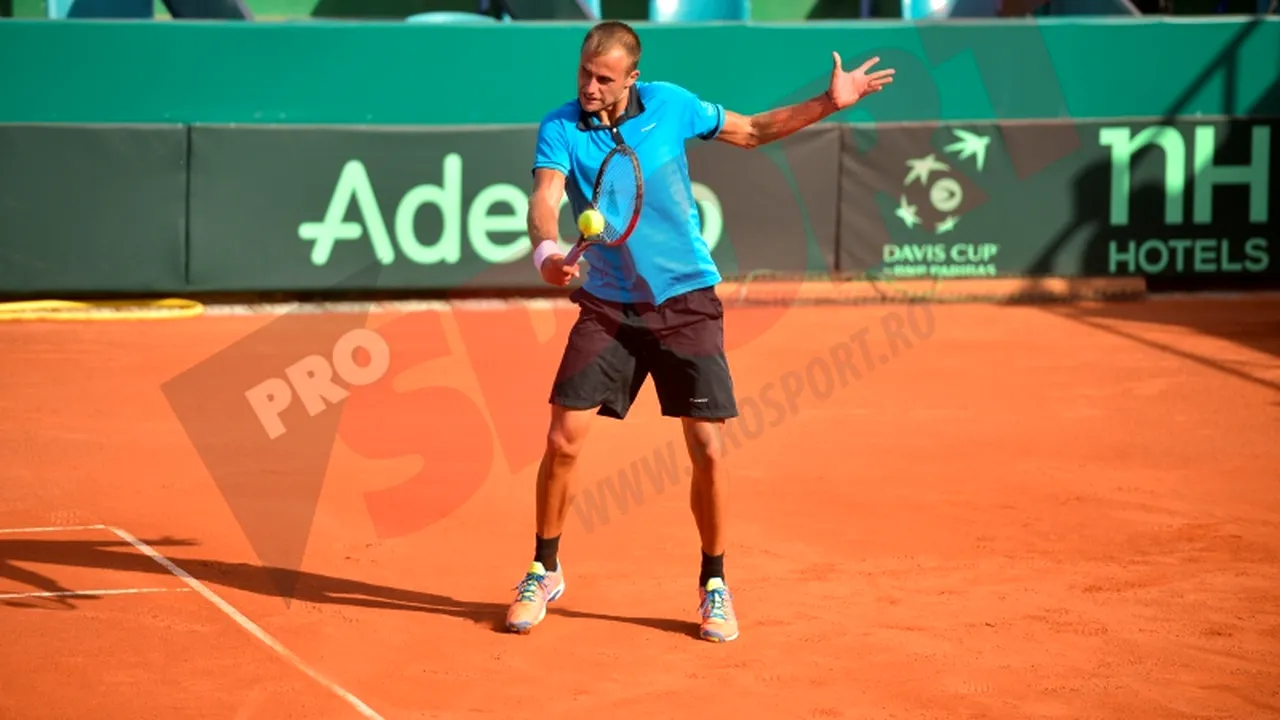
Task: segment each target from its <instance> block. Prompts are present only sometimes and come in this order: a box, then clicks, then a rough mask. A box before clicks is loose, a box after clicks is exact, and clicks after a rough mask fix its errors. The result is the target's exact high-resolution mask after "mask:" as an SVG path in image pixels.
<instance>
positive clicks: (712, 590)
mask: <svg viewBox="0 0 1280 720" xmlns="http://www.w3.org/2000/svg"><path fill="white" fill-rule="evenodd" d="M698 599H699V600H700V601H701V602H700V604H699V606H698V613H699V614H700V615H701V616H702V625H701V626H700V627H699V628H698V634H699V635H701V636H702V639H703V640H710V641H711V642H729V641H730V640H735V639H737V637H738V616H737V615H735V614H734V612H733V595H731V594H730V593H729V588H728V587H727V586H726V585H725V584H724V581H723V580H721V579H720V578H711V579H710V580H708V581H707V584H706V586H705V587H701V588H698Z"/></svg>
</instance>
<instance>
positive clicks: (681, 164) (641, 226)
mask: <svg viewBox="0 0 1280 720" xmlns="http://www.w3.org/2000/svg"><path fill="white" fill-rule="evenodd" d="M832 58H833V61H834V68H833V70H832V72H831V84H830V86H829V87H828V88H827V91H826V92H824V93H822V94H821V95H818V96H817V97H814V98H812V99H809V100H806V101H804V102H801V103H798V104H796V105H791V106H789V107H783V108H780V109H776V110H772V111H769V112H762V113H759V114H756V115H740V114H738V113H735V112H732V111H729V110H726V109H725V108H724V107H722V106H720V105H717V104H715V103H711V102H706V101H703V100H701V99H699V98H698V97H697V96H696V95H694V94H693V93H692V92H690V91H688V90H686V89H684V88H682V87H679V86H677V85H673V84H670V83H665V82H639V80H638V78H639V77H640V72H639V70H638V69H637V68H638V66H639V61H640V39H639V38H638V37H637V36H636V33H635V32H634V31H633V30H632V29H631V28H630V27H629V26H628V25H626V24H625V23H621V22H615V21H608V22H602V23H599V24H598V25H596V26H594V27H593V28H592V29H591V30H590V31H589V32H588V33H587V35H586V38H585V39H584V41H583V44H582V48H581V54H580V65H579V67H578V96H577V98H576V99H574V100H571V101H569V102H567V103H565V104H564V105H562V106H560V107H558V108H556V109H554V110H552V111H551V112H550V113H548V114H547V115H546V116H545V117H544V118H543V120H542V122H541V125H540V127H539V130H538V136H537V146H536V150H535V153H534V162H533V176H534V188H533V193H532V196H531V198H530V203H529V217H528V229H529V239H530V241H531V243H532V244H533V246H534V253H533V264H534V267H535V268H537V270H538V272H539V273H541V275H542V278H543V280H545V281H546V282H547V283H549V284H551V285H554V286H566V285H568V284H569V282H570V281H571V280H572V279H573V278H574V277H577V276H578V266H577V263H574V264H573V265H572V266H570V265H568V264H567V263H566V262H565V259H564V255H563V254H562V253H561V252H560V249H559V246H558V245H557V243H556V237H557V236H558V226H559V208H560V202H561V198H562V197H563V196H564V194H565V193H566V192H567V193H568V196H569V201H570V206H571V208H572V210H573V213H574V217H577V215H578V214H580V213H581V212H582V211H583V210H585V209H586V208H587V205H588V200H589V198H590V197H591V195H592V187H593V184H594V181H595V177H596V172H597V169H598V168H599V165H600V162H601V160H603V158H604V156H605V154H606V153H608V151H609V149H610V148H612V147H614V143H615V142H616V135H617V134H620V135H621V139H622V140H623V141H625V142H626V143H627V144H628V145H629V146H630V147H631V148H632V149H633V150H634V151H635V153H636V155H637V157H638V159H639V162H640V166H641V169H642V172H643V174H644V178H645V180H644V198H643V209H642V211H641V215H640V220H639V222H638V224H637V226H636V229H635V231H634V232H633V234H632V235H631V237H630V238H629V239H628V240H627V242H626V243H625V244H623V245H621V246H618V247H604V246H600V245H594V246H592V247H591V248H590V249H588V250H587V251H586V253H585V254H584V255H583V259H585V260H586V262H587V266H588V274H587V278H586V280H585V281H584V283H583V285H582V287H580V288H578V289H575V290H574V291H573V292H572V293H571V298H572V300H573V302H574V303H576V304H577V305H578V306H579V316H578V319H577V321H576V323H575V324H574V326H573V328H572V329H571V331H570V333H569V338H568V342H567V346H566V348H565V351H564V355H563V357H562V359H561V363H560V367H559V370H558V371H557V374H556V377H555V380H554V382H553V384H552V389H551V397H550V402H551V423H550V428H549V431H548V433H547V448H546V452H545V454H544V455H543V458H542V463H541V465H540V466H539V468H538V479H537V501H536V506H537V510H536V512H537V523H536V547H535V550H534V556H533V562H532V565H531V567H530V568H529V570H528V572H527V573H526V575H525V576H524V579H523V580H522V581H521V582H520V584H519V585H518V586H517V588H516V598H515V600H514V602H512V604H511V606H510V609H509V611H508V614H507V627H508V628H509V629H510V630H512V631H514V632H521V633H526V632H529V631H530V630H531V629H532V628H533V626H535V625H537V624H538V623H539V622H541V621H542V619H543V618H544V617H545V616H546V612H547V603H548V602H551V601H554V600H555V599H557V598H559V597H560V596H561V595H562V594H563V593H564V591H565V574H564V568H563V566H562V565H561V564H560V560H559V557H558V554H559V545H560V535H561V532H562V530H563V528H564V523H565V518H566V516H567V515H568V513H569V505H570V498H571V491H572V476H573V470H574V465H575V463H576V461H577V459H578V456H579V454H580V453H581V452H582V449H583V444H584V442H585V440H586V438H587V433H588V430H589V429H590V426H591V423H592V418H593V416H595V415H603V416H605V417H609V418H614V419H618V420H621V419H623V418H625V417H626V415H627V411H628V410H629V409H630V407H631V404H632V403H633V402H634V401H635V398H636V396H637V394H638V392H639V390H640V388H641V387H642V386H643V384H644V381H645V379H646V378H647V377H648V376H652V377H653V382H654V389H655V391H656V393H657V396H658V402H659V404H660V407H661V412H662V415H663V416H665V417H672V418H680V420H681V422H682V424H683V430H684V440H685V444H686V447H687V449H688V453H689V458H690V460H691V463H692V467H693V478H692V483H691V484H692V488H691V491H690V504H691V506H692V509H693V518H694V522H695V523H696V525H697V529H698V534H699V535H700V536H701V542H702V568H701V573H700V576H699V578H698V593H699V601H700V602H699V617H700V636H701V637H703V638H705V639H707V640H711V641H715V642H727V641H730V640H733V639H735V638H737V637H738V621H737V616H736V614H735V613H734V610H733V603H732V597H731V596H730V594H729V590H728V586H727V585H726V584H725V569H724V555H725V547H726V532H725V500H726V491H727V483H728V477H727V475H726V472H725V468H724V464H723V462H722V460H721V458H722V456H723V452H724V450H723V447H724V445H723V442H722V437H721V429H722V426H723V423H724V422H725V420H727V419H729V418H732V417H736V416H737V412H738V410H737V405H736V402H735V400H734V391H733V380H732V378H731V376H730V373H729V364H728V360H727V358H726V356H725V351H724V329H723V314H724V308H723V306H722V305H721V303H720V300H719V298H718V297H717V295H716V291H715V286H716V284H717V283H719V282H720V280H721V278H720V274H719V272H718V271H717V268H716V265H715V263H714V262H713V261H712V259H711V253H710V251H709V249H708V247H707V244H706V242H705V241H704V240H703V238H702V235H701V222H700V220H699V217H698V210H697V206H696V204H695V202H694V198H693V190H692V187H691V184H690V180H689V172H688V166H687V161H686V157H685V142H686V141H688V140H691V139H693V138H697V139H699V140H719V141H721V142H725V143H728V144H730V145H734V146H737V147H741V148H754V147H757V146H760V145H764V144H766V143H771V142H773V141H775V140H778V139H780V138H784V137H786V136H788V135H790V134H792V133H794V132H796V131H798V130H800V129H802V128H804V127H806V126H808V125H811V124H813V123H816V122H818V121H819V120H822V119H823V118H825V117H827V116H828V115H831V114H832V113H835V112H837V111H840V110H843V109H845V108H847V107H849V106H850V105H853V104H854V103H855V102H857V101H858V100H859V99H861V98H863V97H865V96H867V95H868V94H871V93H874V92H878V91H879V90H881V89H883V88H884V87H885V86H886V85H888V84H889V83H890V82H892V80H893V74H894V71H893V70H880V71H878V72H871V73H869V70H870V69H871V68H872V66H874V65H875V64H876V62H878V60H879V58H873V59H871V60H869V61H867V62H866V63H864V64H863V65H862V66H861V67H859V68H857V69H855V70H851V71H847V72H846V71H845V70H843V69H842V68H841V64H840V56H839V54H837V53H832Z"/></svg>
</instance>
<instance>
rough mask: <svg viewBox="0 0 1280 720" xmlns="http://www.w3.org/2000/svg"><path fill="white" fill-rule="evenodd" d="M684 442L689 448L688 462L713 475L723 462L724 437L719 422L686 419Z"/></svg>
mask: <svg viewBox="0 0 1280 720" xmlns="http://www.w3.org/2000/svg"><path fill="white" fill-rule="evenodd" d="M684 425H685V440H686V444H687V445H688V447H689V460H690V461H691V462H692V463H693V466H694V468H696V469H698V470H701V471H703V472H705V473H714V472H715V470H716V469H717V468H718V467H719V466H720V465H721V464H722V463H723V462H724V435H723V433H722V432H721V429H722V428H723V426H724V423H723V422H722V421H720V420H696V419H689V418H686V419H685V421H684Z"/></svg>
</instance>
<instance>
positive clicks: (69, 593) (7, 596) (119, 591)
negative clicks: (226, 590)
mask: <svg viewBox="0 0 1280 720" xmlns="http://www.w3.org/2000/svg"><path fill="white" fill-rule="evenodd" d="M162 592H191V588H116V589H113V590H60V591H58V592H25V593H4V594H0V600H16V599H18V598H52V597H84V596H97V595H138V594H140V593H162Z"/></svg>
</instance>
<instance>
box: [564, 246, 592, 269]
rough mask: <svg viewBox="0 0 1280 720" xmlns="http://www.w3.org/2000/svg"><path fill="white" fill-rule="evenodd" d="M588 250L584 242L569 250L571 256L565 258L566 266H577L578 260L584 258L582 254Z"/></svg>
mask: <svg viewBox="0 0 1280 720" xmlns="http://www.w3.org/2000/svg"><path fill="white" fill-rule="evenodd" d="M586 249H587V244H586V243H583V242H579V243H576V244H575V245H574V246H573V247H572V248H570V250H569V254H568V255H565V256H564V263H565V264H566V265H576V264H577V262H578V260H579V259H581V258H582V253H583V251H584V250H586Z"/></svg>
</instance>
